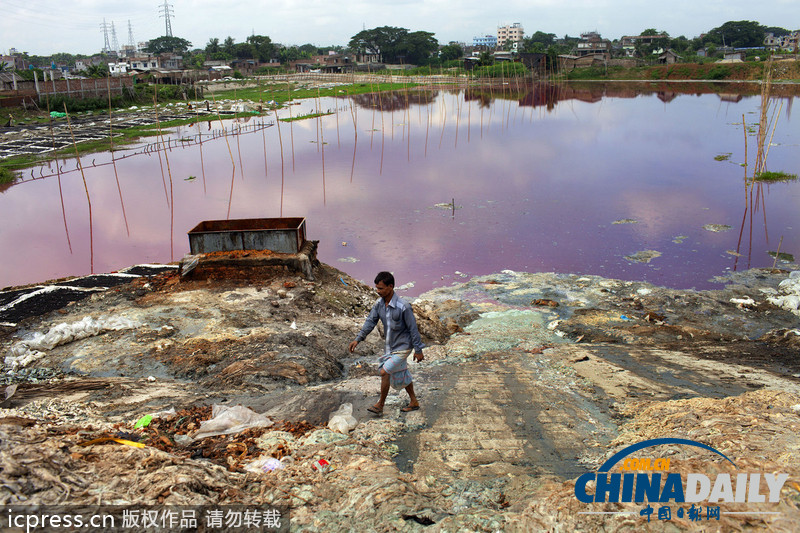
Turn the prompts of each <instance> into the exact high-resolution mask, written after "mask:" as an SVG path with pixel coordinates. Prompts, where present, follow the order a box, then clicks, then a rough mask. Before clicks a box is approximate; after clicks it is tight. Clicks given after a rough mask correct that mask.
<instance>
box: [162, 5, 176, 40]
mask: <svg viewBox="0 0 800 533" xmlns="http://www.w3.org/2000/svg"><path fill="white" fill-rule="evenodd" d="M170 9H174V6H173V5H172V4H170V3H168V2H167V0H164V5H162V6H161V7H160V8H158V10H159V11H160V12H161V14H160V15H159V17H164V20H165V21H166V24H167V25H166V33H165V35H166V36H167V37H172V23H171V22H170V17H174V16H175V14H174V13H170Z"/></svg>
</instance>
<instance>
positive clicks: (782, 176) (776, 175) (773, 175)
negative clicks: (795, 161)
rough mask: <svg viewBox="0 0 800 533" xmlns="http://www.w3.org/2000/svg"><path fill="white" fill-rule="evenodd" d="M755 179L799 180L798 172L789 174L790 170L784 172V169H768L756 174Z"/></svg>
mask: <svg viewBox="0 0 800 533" xmlns="http://www.w3.org/2000/svg"><path fill="white" fill-rule="evenodd" d="M753 179H755V181H761V182H769V183H774V182H782V181H797V174H789V173H788V172H782V171H778V172H773V171H767V172H760V173H758V174H756V175H755V177H754V178H753Z"/></svg>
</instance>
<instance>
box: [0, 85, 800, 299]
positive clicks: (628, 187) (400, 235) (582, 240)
mask: <svg viewBox="0 0 800 533" xmlns="http://www.w3.org/2000/svg"><path fill="white" fill-rule="evenodd" d="M749 94H753V96H750V95H749ZM792 102H793V96H792V95H791V93H789V94H786V93H784V94H780V95H778V96H776V97H775V98H774V99H773V100H772V101H771V102H770V104H769V105H770V110H773V111H772V113H773V114H774V116H775V117H776V118H775V120H776V122H775V123H774V125H775V130H774V131H775V133H774V137H772V144H771V146H770V150H769V154H768V168H769V170H776V171H785V172H789V173H793V174H797V173H798V172H800V150H798V143H800V138H798V132H800V128H798V127H797V125H796V124H795V125H793V124H792V117H791V106H792ZM318 104H319V109H318V107H317V106H318ZM761 104H762V103H761V98H760V97H758V96H757V89H755V90H754V89H753V88H752V87H751V88H749V89H743V88H740V87H736V86H722V88H718V87H712V86H709V85H705V84H703V85H690V84H681V85H680V86H679V85H674V86H669V85H666V84H665V85H664V86H662V87H655V88H653V87H635V86H632V85H628V86H618V87H614V88H611V87H607V86H602V85H599V84H595V85H589V86H571V85H563V86H552V85H536V86H532V85H516V84H515V85H506V86H498V87H493V88H491V89H489V88H487V89H482V90H476V89H471V90H469V91H466V92H465V91H464V90H452V91H441V90H433V89H425V88H422V89H419V88H417V89H415V90H413V91H412V90H409V91H407V92H400V93H394V94H384V95H381V96H380V97H378V96H373V95H362V96H358V97H352V98H339V99H333V98H323V99H321V100H319V101H316V100H313V101H312V100H308V101H302V102H301V103H300V104H299V105H295V106H293V107H292V115H293V116H295V117H296V116H298V115H303V114H308V113H312V112H316V111H317V110H321V111H323V112H328V111H330V113H331V114H329V115H326V116H324V117H321V118H314V119H306V120H299V121H294V122H291V123H288V122H281V123H280V128H278V127H277V126H276V125H275V124H274V122H275V117H274V116H270V117H253V118H251V119H249V120H248V121H241V120H240V121H234V120H227V121H224V123H220V122H219V121H217V122H215V123H214V124H212V125H209V124H200V125H193V126H188V127H186V126H185V127H181V128H178V129H176V130H172V131H170V132H169V138H170V139H172V140H173V142H174V141H175V140H179V139H184V141H186V140H188V139H194V140H195V141H196V140H197V139H199V138H202V139H203V142H202V144H199V143H197V142H184V143H183V146H181V145H180V143H179V145H178V146H175V144H173V145H172V146H171V148H170V149H169V150H164V149H163V148H164V147H163V145H162V146H161V147H160V148H161V150H157V149H156V148H158V146H156V144H155V143H157V141H158V140H157V139H155V138H151V139H147V141H146V142H147V143H151V145H150V146H149V147H148V146H146V143H143V144H140V145H136V146H131V147H127V148H125V149H123V150H119V151H117V152H115V155H114V157H115V159H116V162H115V165H116V169H117V171H116V175H115V172H114V168H113V167H114V165H110V164H108V163H110V162H111V155H110V154H109V153H101V154H92V155H88V156H85V157H83V159H82V162H83V166H84V176H85V179H86V188H87V189H88V191H89V196H90V199H91V205H92V227H91V230H92V231H91V239H90V226H89V213H88V204H87V196H86V191H85V189H84V184H83V178H82V176H81V173H80V172H78V171H76V166H77V165H76V161H75V160H74V159H73V160H67V161H62V162H61V167H62V170H63V171H62V173H61V176H60V178H59V177H58V175H57V174H56V172H55V165H54V164H51V165H49V166H44V167H43V168H36V169H33V176H35V177H36V178H37V179H31V175H30V171H28V173H27V174H26V176H27V178H26V179H24V180H23V181H21V182H18V183H16V184H14V185H13V186H11V187H8V188H6V189H5V190H3V192H2V194H0V249H2V250H3V261H2V266H0V286H12V285H20V284H27V283H35V282H40V281H43V280H47V279H51V278H58V277H63V276H68V275H81V274H87V273H90V272H91V271H92V270H93V271H94V272H108V271H113V270H116V269H120V268H124V267H126V266H129V265H132V264H138V263H163V262H170V261H175V260H179V259H180V258H181V257H182V256H183V255H184V254H186V253H188V251H189V250H188V248H189V243H188V238H187V236H186V232H187V231H189V230H190V229H191V228H192V227H194V226H195V225H196V224H197V223H198V222H200V221H202V220H219V219H225V218H262V217H278V216H292V217H295V216H301V217H306V219H307V229H308V237H309V238H311V239H315V240H319V241H320V244H319V259H320V260H322V261H324V262H326V263H329V264H331V265H333V266H335V267H337V268H339V269H341V270H344V271H345V272H347V273H349V274H350V275H352V276H354V277H356V278H358V279H361V280H363V281H365V282H367V283H371V280H372V279H373V277H374V275H375V273H376V272H378V271H380V270H390V271H392V272H394V273H395V277H396V280H397V284H398V286H402V285H406V286H407V287H408V288H407V289H406V292H405V293H404V294H406V295H417V294H420V293H422V292H424V291H425V290H428V289H430V288H433V287H437V286H442V285H449V284H450V283H452V282H455V281H464V280H466V279H468V278H469V277H470V276H474V275H483V274H490V273H493V272H498V271H500V270H503V269H512V270H520V271H532V272H534V271H556V272H572V273H580V274H597V275H602V276H606V277H612V278H621V279H637V280H647V281H650V282H652V283H655V284H658V285H666V286H671V287H676V288H690V287H695V288H708V287H711V286H714V285H713V284H712V283H711V282H710V281H709V280H710V279H711V278H712V277H714V276H717V275H720V274H723V273H725V272H726V271H729V270H734V269H736V270H742V269H745V268H748V267H758V266H771V265H772V263H773V261H774V259H773V257H772V256H770V255H769V253H768V252H770V251H773V252H774V251H776V250H777V246H778V242H779V240H780V239H781V237H783V241H782V243H781V252H785V253H789V254H792V255H795V256H796V255H797V254H800V236H799V235H798V232H797V231H796V230H797V229H798V228H800V219H799V218H800V209H798V208H800V185H799V184H798V183H797V182H786V183H774V184H770V185H767V184H753V185H751V186H748V185H746V183H747V182H746V181H745V175H746V172H747V173H749V174H752V171H753V169H752V168H747V169H746V168H745V167H743V166H742V165H743V164H744V163H745V161H746V160H747V161H748V162H749V163H750V164H751V165H752V162H753V161H754V159H755V144H756V137H755V130H756V129H757V125H758V117H759V109H760V106H761ZM279 116H280V117H286V116H288V111H286V110H282V111H280V112H279ZM743 116H744V120H745V123H746V127H747V130H748V133H747V139H748V148H749V151H750V153H749V154H748V155H747V159H746V154H745V131H746V130H745V127H743V125H742V118H743ZM795 122H796V120H795ZM223 125H224V128H225V132H224V133H225V134H224V135H223ZM199 136H200V137H199ZM281 146H282V147H283V150H282V153H281ZM122 156H126V157H124V158H122ZM39 176H45V177H41V178H40V177H39ZM453 204H454V205H453ZM62 206H63V210H62ZM123 207H124V213H123ZM712 230H714V231H712ZM638 252H646V253H645V254H641V253H640V254H638V255H636V254H637V253H638ZM648 258H649V262H645V261H646V259H648ZM411 284H413V286H411Z"/></svg>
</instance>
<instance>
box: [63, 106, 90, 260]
mask: <svg viewBox="0 0 800 533" xmlns="http://www.w3.org/2000/svg"><path fill="white" fill-rule="evenodd" d="M64 114H65V115H66V116H67V127H69V134H70V136H72V146H73V147H74V148H75V157H76V158H77V162H78V168H79V169H80V171H81V179H83V190H84V191H85V192H86V203H87V204H88V206H89V271H90V272H91V273H92V274H94V232H93V226H92V198H91V197H90V196H89V186H88V185H87V184H86V175H85V174H84V173H83V164H82V163H81V156H80V155H79V154H78V144H77V143H76V142H75V132H74V131H72V123H71V122H70V120H69V111H67V104H66V102H65V103H64Z"/></svg>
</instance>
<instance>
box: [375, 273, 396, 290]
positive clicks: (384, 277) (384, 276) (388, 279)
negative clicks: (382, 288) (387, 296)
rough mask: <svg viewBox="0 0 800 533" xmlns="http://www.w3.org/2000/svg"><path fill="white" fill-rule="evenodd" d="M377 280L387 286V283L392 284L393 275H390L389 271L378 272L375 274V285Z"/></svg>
mask: <svg viewBox="0 0 800 533" xmlns="http://www.w3.org/2000/svg"><path fill="white" fill-rule="evenodd" d="M378 282H382V283H383V284H384V285H386V286H387V287H388V286H389V285H392V286H394V276H392V273H391V272H378V275H377V276H375V285H377V284H378Z"/></svg>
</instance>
